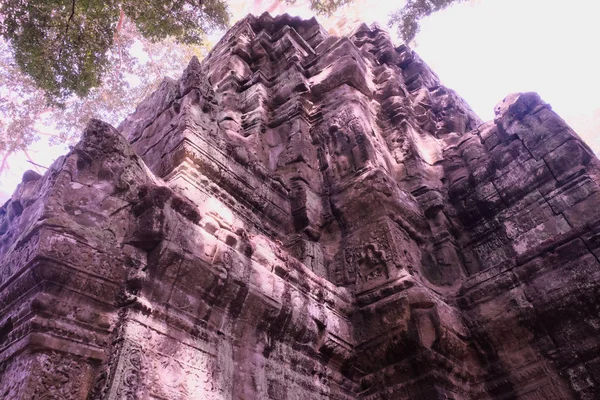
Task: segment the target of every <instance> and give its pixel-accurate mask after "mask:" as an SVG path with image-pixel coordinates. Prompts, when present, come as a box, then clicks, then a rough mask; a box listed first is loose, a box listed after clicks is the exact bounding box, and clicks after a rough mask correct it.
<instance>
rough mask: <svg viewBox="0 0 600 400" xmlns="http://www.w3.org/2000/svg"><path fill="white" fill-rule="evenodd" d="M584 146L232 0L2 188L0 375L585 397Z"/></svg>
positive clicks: (49, 385)
mask: <svg viewBox="0 0 600 400" xmlns="http://www.w3.org/2000/svg"><path fill="white" fill-rule="evenodd" d="M599 171H600V170H599V162H598V160H597V159H596V158H595V157H594V156H593V155H592V153H591V151H590V150H589V148H588V147H587V146H586V145H585V144H584V143H583V142H582V141H581V140H580V139H579V138H578V136H577V135H576V134H575V133H574V132H573V131H572V130H571V129H570V128H569V127H568V126H566V125H565V123H564V122H563V121H562V120H561V119H560V118H559V117H558V116H557V115H556V114H554V113H553V112H552V111H551V109H550V107H549V106H548V105H547V104H545V103H544V102H543V101H542V100H540V98H539V97H538V96H537V95H535V94H532V93H526V94H517V95H511V96H509V97H507V98H506V99H505V100H504V101H503V102H502V103H500V104H499V105H498V107H497V109H496V119H495V120H494V121H493V122H488V123H482V121H480V120H479V119H478V118H477V116H475V115H474V114H473V112H472V111H471V110H470V109H469V107H468V106H467V105H466V104H465V103H464V101H462V100H461V99H460V97H458V96H457V95H456V94H455V93H454V92H453V91H451V90H450V89H448V88H445V87H444V86H441V85H440V83H439V81H438V79H437V77H436V76H435V75H434V74H433V73H432V72H431V71H430V70H429V68H428V67H427V66H426V65H424V64H423V62H422V61H421V60H420V59H419V57H418V56H417V55H416V54H414V53H413V52H412V51H411V50H410V49H408V48H406V47H404V46H401V47H399V48H394V47H393V46H392V44H391V43H390V41H389V39H388V37H387V35H386V33H385V32H383V31H381V30H379V29H377V28H372V29H371V28H368V27H367V26H362V27H360V28H359V29H358V30H357V31H356V32H355V33H354V34H353V35H352V36H350V37H344V38H337V37H331V36H329V35H328V34H327V33H325V32H324V30H323V29H322V28H321V27H320V26H319V25H318V24H317V22H316V21H314V20H310V21H301V20H298V19H292V18H290V17H287V16H284V17H278V18H275V19H273V18H271V17H270V16H268V15H263V16H261V17H260V18H256V17H254V16H249V17H247V18H246V19H244V20H243V21H241V22H239V23H238V24H236V25H235V26H234V27H233V28H232V29H231V31H230V32H229V33H228V34H227V35H226V36H225V37H224V38H223V39H222V40H221V42H220V43H219V44H218V45H217V46H216V47H215V49H214V50H213V51H212V53H211V54H210V55H209V57H208V58H206V59H205V60H204V61H203V62H202V63H200V62H198V61H197V60H195V59H194V60H192V61H191V63H190V65H189V66H188V67H187V69H186V70H185V71H184V73H183V76H182V77H181V79H180V80H179V81H172V80H165V81H164V82H163V83H162V85H161V86H160V88H159V89H158V90H157V91H156V92H155V93H154V94H152V95H151V96H150V97H149V98H148V99H146V100H145V101H144V102H143V103H142V104H140V106H139V107H138V109H137V111H136V112H135V113H134V114H132V115H131V116H130V117H129V118H127V120H125V121H124V122H123V123H122V124H121V125H120V126H119V128H118V129H115V128H113V127H111V126H109V125H107V124H104V123H102V122H100V121H92V122H91V123H90V124H89V126H88V128H87V129H86V131H85V133H84V135H83V139H82V140H81V142H80V143H79V144H78V145H77V146H75V148H74V149H73V150H72V151H71V152H70V153H69V154H67V155H66V156H64V157H62V158H61V159H59V160H58V161H57V162H56V163H55V164H54V165H53V166H52V167H51V168H50V170H49V171H48V172H47V173H46V174H45V175H44V176H43V177H41V176H39V175H37V174H35V173H27V174H25V176H24V177H23V183H22V184H21V185H20V186H19V188H18V189H17V191H16V192H15V194H14V195H13V196H12V198H11V199H10V201H9V202H7V203H6V204H5V205H4V206H3V207H2V208H0V266H1V267H0V285H1V286H0V302H1V304H2V313H1V314H0V344H1V348H0V374H1V375H0V397H2V398H3V399H82V400H83V399H111V400H113V399H214V400H222V399H273V400H280V399H340V400H342V399H514V398H517V399H528V400H533V399H540V400H541V399H575V398H581V399H596V398H600V386H599V385H600V339H599V337H600V318H599V307H600V303H599V301H598V298H599V282H600V264H599V261H598V257H599V256H600V222H599V221H600V191H599V190H598V189H599V183H600V177H599Z"/></svg>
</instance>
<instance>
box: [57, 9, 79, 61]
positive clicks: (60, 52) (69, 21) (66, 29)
mask: <svg viewBox="0 0 600 400" xmlns="http://www.w3.org/2000/svg"><path fill="white" fill-rule="evenodd" d="M74 15H75V0H73V2H72V3H71V15H69V19H67V27H66V28H65V40H66V39H67V34H68V33H69V26H71V20H72V19H73V16H74ZM65 40H63V46H61V47H60V51H59V52H58V58H60V56H61V54H62V51H63V49H64V44H65Z"/></svg>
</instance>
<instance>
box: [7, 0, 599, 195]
mask: <svg viewBox="0 0 600 400" xmlns="http://www.w3.org/2000/svg"><path fill="white" fill-rule="evenodd" d="M230 3H233V9H232V11H233V13H234V21H233V22H235V19H236V18H240V17H241V16H243V15H245V14H246V13H247V12H253V13H254V14H260V13H261V12H263V11H265V10H269V11H271V12H272V13H275V14H276V13H278V12H281V11H287V12H289V13H290V14H293V15H300V16H302V17H310V16H311V12H310V10H308V8H307V7H306V6H295V7H283V6H281V5H279V6H278V5H277V4H275V2H274V0H253V1H249V0H246V1H244V0H237V2H236V1H234V2H230ZM298 3H302V0H298ZM402 4H403V1H398V2H396V3H395V4H394V3H392V2H389V1H386V2H382V1H368V0H356V2H355V4H354V6H353V7H352V8H351V9H350V11H348V10H342V11H341V12H340V13H339V14H340V15H345V16H346V21H345V22H344V24H345V25H346V26H344V27H345V28H349V27H350V25H352V23H351V22H352V21H353V20H354V21H356V20H357V19H361V20H363V21H364V22H366V23H367V24H370V23H372V22H378V23H379V24H380V25H381V26H387V15H388V14H389V12H390V11H391V10H393V9H396V8H400V7H401V6H402ZM599 16H600V2H598V1H596V0H568V1H566V0H473V1H471V2H468V3H463V4H459V5H456V6H453V7H451V8H450V9H448V10H445V11H442V12H439V13H437V14H435V15H433V16H431V17H429V18H427V19H426V20H424V21H422V23H421V32H420V34H419V35H418V36H417V39H416V46H413V48H414V49H415V50H416V51H417V52H418V53H419V55H420V56H421V57H422V58H423V59H424V60H425V62H427V63H428V64H429V66H430V67H431V68H432V69H433V70H434V71H435V72H436V73H437V74H438V76H439V77H440V79H441V81H442V83H443V84H444V85H446V86H448V87H450V88H452V89H455V90H456V91H457V92H458V94H459V95H460V96H462V97H463V98H464V99H465V100H466V101H467V102H468V103H469V104H470V105H471V107H472V108H473V109H474V110H475V112H476V113H477V114H479V116H481V117H482V118H483V119H484V120H489V119H491V118H493V109H494V105H495V104H496V103H498V102H499V101H501V100H502V99H503V98H504V96H506V95H507V94H509V93H513V92H523V91H536V92H538V93H539V94H540V95H541V96H542V98H543V99H544V100H545V101H546V102H548V103H550V104H551V105H552V107H553V109H554V110H555V111H556V112H558V113H559V114H560V115H561V116H562V117H563V118H564V119H565V120H566V121H567V122H568V123H569V124H570V125H571V126H572V127H573V128H574V129H575V130H576V131H577V132H578V133H579V134H580V135H581V136H582V137H583V138H584V140H586V141H587V142H588V144H590V146H591V147H592V148H593V149H594V150H595V151H596V153H597V154H600V97H599V96H600V54H599V52H598V48H599V46H598V42H599V41H600V23H599V22H598V21H597V19H598V17H599ZM319 20H320V21H321V22H323V23H324V25H325V26H326V27H328V26H331V25H332V24H333V23H336V22H337V23H338V28H339V24H340V18H339V15H338V18H333V19H331V20H325V19H323V18H319ZM392 36H395V34H393V35H392ZM181 68H182V70H183V68H185V66H182V67H181ZM65 151H66V147H65V146H56V147H49V146H48V145H47V144H46V143H44V142H43V141H42V142H38V143H37V144H36V145H34V147H33V148H32V149H31V151H30V154H31V155H32V157H33V158H34V160H36V162H38V163H39V164H42V165H49V164H50V163H51V162H52V160H53V159H55V158H56V157H57V156H58V155H60V154H62V153H64V152H65ZM9 161H10V166H11V169H10V171H9V172H8V173H7V174H5V175H4V176H2V177H0V202H3V201H4V200H6V198H7V197H8V196H9V194H10V193H11V192H12V191H13V190H14V188H15V187H16V185H17V184H18V183H19V182H20V178H21V176H22V174H23V172H24V171H25V170H27V169H34V168H32V165H31V164H29V163H27V161H26V157H25V156H24V155H22V154H16V155H14V156H13V157H12V158H11V159H10V160H9Z"/></svg>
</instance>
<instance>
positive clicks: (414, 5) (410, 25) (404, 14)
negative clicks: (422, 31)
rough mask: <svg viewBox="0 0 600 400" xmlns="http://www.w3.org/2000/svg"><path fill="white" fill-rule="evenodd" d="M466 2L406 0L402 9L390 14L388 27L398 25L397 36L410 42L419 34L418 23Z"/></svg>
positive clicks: (460, 0)
mask: <svg viewBox="0 0 600 400" xmlns="http://www.w3.org/2000/svg"><path fill="white" fill-rule="evenodd" d="M464 1H467V0H407V2H406V4H405V5H404V7H402V8H401V9H400V10H398V11H396V12H394V13H392V15H391V16H390V20H389V25H390V26H393V25H398V34H399V35H400V37H401V38H402V40H404V42H406V43H409V42H411V41H412V40H413V39H414V38H415V36H417V33H419V21H420V20H421V19H423V18H424V17H427V16H429V15H431V14H433V13H435V12H437V11H441V10H444V9H446V8H448V7H450V6H451V5H453V4H455V3H462V2H464Z"/></svg>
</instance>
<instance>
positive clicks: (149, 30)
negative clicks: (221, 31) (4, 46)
mask: <svg viewBox="0 0 600 400" xmlns="http://www.w3.org/2000/svg"><path fill="white" fill-rule="evenodd" d="M125 16H127V17H128V18H129V19H131V20H132V21H133V22H134V23H135V25H136V26H137V29H138V30H139V32H140V33H141V34H142V35H143V36H145V37H147V38H149V39H151V40H153V41H159V40H163V39H165V38H167V37H174V38H176V39H177V40H178V41H181V42H183V43H188V44H190V43H196V44H199V43H201V41H202V36H203V34H204V33H205V32H209V31H211V30H213V29H218V28H224V27H226V26H227V24H228V23H229V14H228V12H227V5H226V3H225V1H223V0H166V1H165V0H120V1H116V0H4V1H3V2H2V4H1V5H0V35H1V36H2V37H4V38H5V39H6V40H7V41H8V43H9V44H10V45H11V47H12V49H13V51H14V57H15V61H16V63H17V65H18V66H19V68H20V69H21V71H23V72H24V73H25V74H27V75H28V76H30V77H31V78H32V79H33V81H34V82H35V84H36V85H37V86H38V87H39V88H40V89H42V90H43V91H44V92H45V94H46V97H47V99H48V100H49V102H50V103H51V104H54V105H60V104H64V102H65V101H66V99H67V98H69V96H71V95H73V94H75V95H77V96H80V97H84V96H86V95H87V94H88V93H89V92H90V89H91V88H93V87H97V86H99V85H100V83H101V81H102V76H103V74H104V72H105V71H106V69H107V66H108V62H109V58H110V55H109V53H110V51H111V49H112V48H113V46H114V44H115V41H116V40H117V36H116V31H117V30H118V29H119V28H120V27H121V25H122V21H123V18H124V17H125Z"/></svg>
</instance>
